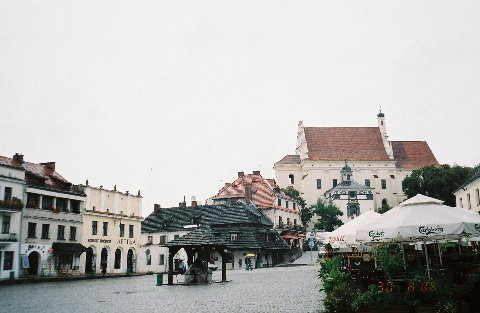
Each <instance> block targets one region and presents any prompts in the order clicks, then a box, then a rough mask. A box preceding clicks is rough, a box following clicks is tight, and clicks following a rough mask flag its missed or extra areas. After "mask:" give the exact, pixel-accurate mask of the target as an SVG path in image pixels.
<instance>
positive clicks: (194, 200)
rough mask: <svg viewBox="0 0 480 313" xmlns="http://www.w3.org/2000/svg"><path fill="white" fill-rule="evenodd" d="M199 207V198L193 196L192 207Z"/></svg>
mask: <svg viewBox="0 0 480 313" xmlns="http://www.w3.org/2000/svg"><path fill="white" fill-rule="evenodd" d="M196 207H197V198H195V196H192V208H196Z"/></svg>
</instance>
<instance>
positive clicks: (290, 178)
mask: <svg viewBox="0 0 480 313" xmlns="http://www.w3.org/2000/svg"><path fill="white" fill-rule="evenodd" d="M288 181H289V184H290V185H293V184H295V177H294V176H293V174H290V175H288Z"/></svg>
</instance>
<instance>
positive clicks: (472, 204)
mask: <svg viewBox="0 0 480 313" xmlns="http://www.w3.org/2000/svg"><path fill="white" fill-rule="evenodd" d="M453 194H454V195H455V199H456V202H457V207H459V208H464V209H467V210H471V211H473V212H475V213H478V214H480V171H477V173H475V175H473V177H471V178H470V179H469V180H468V181H466V182H465V184H463V185H462V186H461V187H460V188H458V189H457V190H456V191H455V192H454V193H453Z"/></svg>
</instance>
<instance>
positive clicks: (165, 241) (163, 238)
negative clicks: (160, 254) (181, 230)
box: [160, 235, 167, 245]
mask: <svg viewBox="0 0 480 313" xmlns="http://www.w3.org/2000/svg"><path fill="white" fill-rule="evenodd" d="M165 243H167V236H165V235H162V236H160V244H161V245H163V244H165Z"/></svg>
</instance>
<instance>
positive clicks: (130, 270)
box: [127, 249, 133, 273]
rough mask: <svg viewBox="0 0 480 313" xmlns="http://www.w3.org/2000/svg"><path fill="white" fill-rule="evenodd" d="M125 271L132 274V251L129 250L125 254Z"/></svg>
mask: <svg viewBox="0 0 480 313" xmlns="http://www.w3.org/2000/svg"><path fill="white" fill-rule="evenodd" d="M127 271H129V272H130V273H133V251H132V249H129V250H128V252H127Z"/></svg>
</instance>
